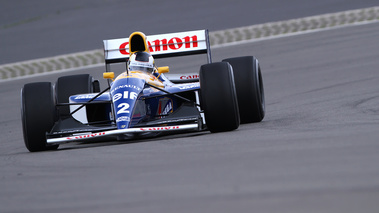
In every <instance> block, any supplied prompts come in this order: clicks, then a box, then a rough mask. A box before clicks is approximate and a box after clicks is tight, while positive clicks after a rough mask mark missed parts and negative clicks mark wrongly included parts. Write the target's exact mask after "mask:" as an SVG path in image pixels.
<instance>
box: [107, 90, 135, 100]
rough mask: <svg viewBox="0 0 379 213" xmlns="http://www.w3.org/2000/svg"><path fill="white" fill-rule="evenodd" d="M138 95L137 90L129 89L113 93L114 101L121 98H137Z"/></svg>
mask: <svg viewBox="0 0 379 213" xmlns="http://www.w3.org/2000/svg"><path fill="white" fill-rule="evenodd" d="M137 97H138V93H136V92H129V91H124V93H116V94H114V95H113V102H116V101H118V100H120V99H121V98H124V99H131V100H135V99H137Z"/></svg>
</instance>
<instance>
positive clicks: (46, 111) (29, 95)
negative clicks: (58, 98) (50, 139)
mask: <svg viewBox="0 0 379 213" xmlns="http://www.w3.org/2000/svg"><path fill="white" fill-rule="evenodd" d="M21 104H22V105H21V118H22V127H23V134H24V142H25V146H26V148H27V149H28V150H29V151H30V152H37V151H45V150H53V149H57V148H58V146H59V145H53V146H48V145H47V144H46V133H47V132H50V131H51V129H52V128H53V126H54V123H55V120H56V107H55V97H54V91H53V87H52V86H51V83H50V82H39V83H30V84H26V85H25V86H24V87H23V88H22V90H21Z"/></svg>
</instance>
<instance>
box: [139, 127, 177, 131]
mask: <svg viewBox="0 0 379 213" xmlns="http://www.w3.org/2000/svg"><path fill="white" fill-rule="evenodd" d="M171 129H179V126H167V127H152V128H140V130H141V131H159V130H171Z"/></svg>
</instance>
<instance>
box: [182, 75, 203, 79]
mask: <svg viewBox="0 0 379 213" xmlns="http://www.w3.org/2000/svg"><path fill="white" fill-rule="evenodd" d="M198 78H199V75H182V76H180V79H198Z"/></svg>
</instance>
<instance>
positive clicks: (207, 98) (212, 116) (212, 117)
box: [200, 62, 240, 132]
mask: <svg viewBox="0 0 379 213" xmlns="http://www.w3.org/2000/svg"><path fill="white" fill-rule="evenodd" d="M200 105H201V108H202V109H203V110H204V115H205V121H206V125H207V128H208V130H210V131H211V132H224V131H231V130H235V129H237V128H238V127H239V124H240V118H239V113H238V103H237V97H236V90H235V85H234V79H233V71H232V67H231V66H230V64H229V63H226V62H218V63H212V64H206V65H203V66H201V67H200Z"/></svg>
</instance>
